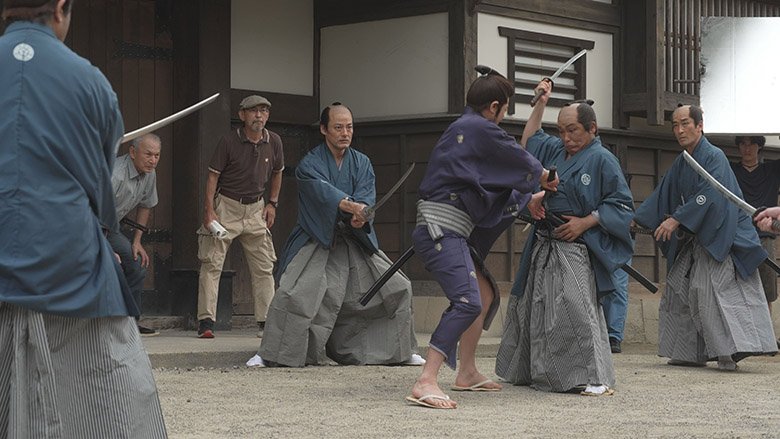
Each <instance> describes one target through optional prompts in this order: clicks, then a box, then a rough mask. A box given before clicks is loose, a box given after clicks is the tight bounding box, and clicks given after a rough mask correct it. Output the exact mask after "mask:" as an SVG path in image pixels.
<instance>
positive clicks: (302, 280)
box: [258, 235, 417, 367]
mask: <svg viewBox="0 0 780 439" xmlns="http://www.w3.org/2000/svg"><path fill="white" fill-rule="evenodd" d="M391 264H392V263H391V261H390V260H389V259H388V258H387V256H386V255H385V254H384V253H383V252H382V251H378V252H377V253H375V254H373V255H369V254H368V253H367V252H366V251H365V250H363V248H362V247H360V246H359V245H358V244H356V243H354V242H353V241H352V240H351V239H344V238H342V237H340V236H338V235H337V236H336V237H335V244H334V246H333V247H332V248H330V249H327V248H324V247H322V246H321V245H319V244H317V243H316V242H313V241H311V242H309V243H308V244H306V245H304V247H303V248H301V249H300V251H298V253H297V254H296V255H295V257H294V258H293V259H292V261H290V263H289V265H288V266H287V268H286V269H285V272H284V274H283V275H282V278H281V279H280V282H279V288H278V289H277V291H276V294H275V295H274V298H273V300H272V301H271V306H270V308H269V310H268V318H267V319H266V322H265V330H264V332H263V340H262V342H261V344H260V349H259V351H258V354H259V355H260V356H261V357H262V358H263V360H264V361H266V362H268V361H270V362H273V363H278V364H279V365H284V366H292V367H303V366H305V365H307V364H324V363H326V361H327V358H326V357H329V358H331V359H333V360H334V361H336V362H338V363H340V364H352V365H356V364H397V363H403V362H406V361H408V360H409V359H410V358H411V355H412V354H413V353H415V351H416V349H417V341H416V338H415V336H414V328H413V325H412V309H411V305H412V290H411V282H410V281H409V279H407V278H406V276H405V275H404V274H403V273H402V272H400V271H399V272H397V273H396V274H395V275H394V276H392V277H391V278H390V280H388V281H387V283H386V284H385V285H384V286H383V287H382V288H381V289H380V290H379V292H378V293H377V295H376V296H374V298H373V299H371V301H370V302H369V303H368V304H367V305H366V306H363V305H361V304H360V303H359V302H358V300H359V299H360V296H362V295H363V293H365V292H366V291H367V290H368V289H369V288H370V287H371V285H372V284H373V283H374V281H375V280H376V279H377V278H379V276H381V275H382V273H384V272H385V270H387V269H388V268H389V267H390V265H391Z"/></svg>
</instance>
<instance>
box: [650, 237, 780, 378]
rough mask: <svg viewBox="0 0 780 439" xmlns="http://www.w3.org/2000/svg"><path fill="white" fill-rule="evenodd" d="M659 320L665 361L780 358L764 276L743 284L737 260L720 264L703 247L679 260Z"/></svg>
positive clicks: (755, 274) (691, 245)
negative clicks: (778, 356) (735, 264)
mask: <svg viewBox="0 0 780 439" xmlns="http://www.w3.org/2000/svg"><path fill="white" fill-rule="evenodd" d="M658 318H659V321H658V332H659V334H658V354H659V355H660V356H662V357H669V358H672V359H675V360H682V361H691V362H699V363H702V362H706V361H713V360H716V359H717V357H718V356H729V355H734V354H737V355H735V359H737V360H739V359H742V358H744V357H746V356H750V355H761V354H771V353H774V352H777V343H776V342H775V335H774V330H773V328H772V321H771V318H770V315H769V308H768V307H767V304H766V299H765V297H764V292H763V290H762V289H761V280H760V278H759V275H758V271H755V272H753V274H752V275H751V276H750V277H749V278H747V279H742V278H741V277H740V276H739V274H737V273H736V271H735V268H734V263H733V262H732V260H731V256H728V257H727V258H726V260H724V261H723V262H718V261H716V260H715V259H713V258H712V257H711V256H710V255H709V253H707V251H706V250H705V249H704V248H703V247H701V246H700V245H699V244H698V243H688V244H687V245H686V246H685V247H684V248H683V249H682V250H681V251H680V253H679V254H678V256H677V259H676V260H675V262H674V265H673V266H672V269H671V270H670V271H669V274H668V276H667V281H666V291H665V292H664V295H663V297H662V298H661V303H660V305H659V317H658Z"/></svg>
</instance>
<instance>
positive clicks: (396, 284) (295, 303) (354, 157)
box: [247, 103, 422, 367]
mask: <svg viewBox="0 0 780 439" xmlns="http://www.w3.org/2000/svg"><path fill="white" fill-rule="evenodd" d="M320 132H321V133H322V134H323V135H324V136H325V143H323V144H321V145H319V146H317V147H315V148H314V149H312V150H311V151H310V152H309V153H308V154H307V155H306V156H305V157H304V158H303V159H301V162H300V163H299V164H298V166H297V168H296V171H295V174H296V178H297V180H298V199H299V203H298V224H296V226H295V228H294V229H293V231H292V233H291V234H290V237H289V238H288V239H287V244H286V245H285V249H284V253H283V255H282V257H281V258H280V260H279V267H278V271H277V274H278V276H279V288H278V289H277V291H276V294H275V296H274V298H273V300H272V301H271V305H270V307H269V309H268V318H267V320H266V323H265V332H264V334H263V340H262V342H261V344H260V349H259V351H258V355H256V356H255V357H253V358H252V359H250V360H249V362H248V363H247V365H249V366H263V365H267V366H274V365H281V366H291V367H303V366H305V365H307V364H315V365H316V364H323V363H325V362H326V361H327V358H326V357H329V358H331V359H332V360H334V361H336V362H338V363H340V364H399V363H407V362H411V363H421V362H422V358H421V357H420V356H419V355H417V354H415V353H414V350H415V349H416V347H417V342H416V340H415V337H414V332H413V327H412V309H411V304H412V291H411V282H410V281H409V279H407V278H406V276H405V275H404V274H403V273H401V272H398V273H396V274H395V275H394V276H393V277H392V278H391V279H390V280H389V281H388V282H387V284H385V285H384V287H382V289H381V290H379V293H378V294H377V297H375V298H374V299H372V300H371V302H369V303H368V305H367V306H365V307H364V306H362V305H361V304H360V303H359V302H358V299H359V298H360V296H361V295H362V293H364V292H365V291H366V290H368V288H369V287H370V286H371V285H372V284H373V283H374V281H375V280H376V279H377V278H378V277H379V276H380V275H382V273H384V272H385V270H386V269H387V268H389V266H390V265H391V262H390V261H389V259H388V258H387V256H385V254H384V253H382V251H381V250H379V245H378V243H377V239H376V234H375V233H374V228H373V226H372V220H371V219H369V218H365V217H364V215H363V209H364V208H365V207H366V206H372V205H373V204H374V203H375V199H376V189H375V187H374V170H373V168H372V166H371V162H370V160H369V159H368V157H367V156H366V155H364V154H362V153H360V152H358V151H356V150H355V149H353V148H351V147H350V145H351V144H352V132H353V127H352V111H351V110H350V109H349V108H347V107H346V106H344V105H341V104H338V103H336V104H333V105H331V106H328V107H326V108H325V109H324V110H323V112H322V116H321V118H320Z"/></svg>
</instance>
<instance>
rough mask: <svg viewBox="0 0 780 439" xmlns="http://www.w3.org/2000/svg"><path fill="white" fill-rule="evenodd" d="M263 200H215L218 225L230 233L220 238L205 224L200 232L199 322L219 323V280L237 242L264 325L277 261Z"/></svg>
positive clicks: (259, 320) (272, 290) (257, 312)
mask: <svg viewBox="0 0 780 439" xmlns="http://www.w3.org/2000/svg"><path fill="white" fill-rule="evenodd" d="M263 206H264V203H263V201H262V200H261V201H258V202H257V203H253V204H241V203H239V202H238V201H235V200H232V199H230V198H227V197H225V196H222V195H217V197H216V199H215V200H214V210H215V211H216V213H217V218H218V220H219V223H220V224H222V226H223V227H224V228H225V229H226V230H227V236H225V237H224V238H222V239H218V238H216V237H214V236H212V235H211V232H209V231H208V230H206V229H205V228H204V227H203V225H201V226H200V229H198V259H200V262H201V265H200V276H199V280H198V320H203V319H206V318H209V319H211V320H214V321H216V320H217V319H216V316H217V294H218V288H219V278H220V275H221V274H222V265H223V264H224V263H225V255H227V251H228V248H230V244H231V243H232V242H233V240H234V239H238V241H239V242H240V243H241V246H242V247H244V255H245V256H246V261H247V265H248V266H249V274H250V276H251V278H252V293H253V295H254V299H255V318H256V319H257V321H258V322H264V321H265V316H266V314H267V313H268V305H269V304H270V303H271V299H272V298H273V295H274V278H273V268H274V262H276V253H275V252H274V245H273V240H272V239H271V232H270V231H269V230H268V227H267V226H266V224H265V220H264V219H263Z"/></svg>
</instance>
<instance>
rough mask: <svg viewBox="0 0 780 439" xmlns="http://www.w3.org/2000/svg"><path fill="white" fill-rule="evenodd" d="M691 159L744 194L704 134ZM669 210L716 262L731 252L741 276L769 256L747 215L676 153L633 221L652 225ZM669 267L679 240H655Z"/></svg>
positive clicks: (674, 256) (722, 157)
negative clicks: (676, 155)
mask: <svg viewBox="0 0 780 439" xmlns="http://www.w3.org/2000/svg"><path fill="white" fill-rule="evenodd" d="M692 156H693V158H694V159H696V161H697V162H698V163H699V164H700V165H701V166H702V167H704V169H706V170H707V172H709V173H710V175H712V176H713V177H715V179H716V180H718V181H719V182H721V183H722V184H723V185H724V186H725V187H726V188H728V189H729V190H730V191H732V192H734V193H735V194H737V195H739V196H740V197H742V191H741V190H740V189H739V184H738V183H737V179H736V177H735V176H734V172H733V171H732V170H731V167H730V165H729V161H728V160H727V159H726V155H725V154H724V153H723V151H721V150H720V148H717V147H715V146H713V145H712V144H711V143H710V142H709V141H708V140H707V138H705V137H704V136H702V137H701V141H700V142H699V144H698V145H697V146H696V149H694V150H693V154H692ZM667 215H671V216H672V217H674V218H675V219H676V220H677V221H679V222H680V224H681V225H682V226H684V227H685V228H686V229H688V230H690V231H691V232H693V233H694V234H696V240H697V241H698V242H699V244H700V245H701V246H702V247H704V248H705V249H706V250H707V253H709V255H710V256H712V257H713V259H715V260H716V261H718V262H723V261H724V260H725V259H726V256H728V255H729V253H731V254H732V256H733V257H732V259H733V261H734V265H735V267H736V269H737V272H738V273H739V275H740V276H741V277H742V278H743V279H744V278H747V277H749V276H750V275H751V274H752V273H753V272H754V271H755V270H756V268H758V265H759V264H761V263H762V262H763V261H764V259H766V257H767V253H766V251H764V249H763V248H762V247H761V243H760V242H759V240H758V234H757V233H756V229H755V227H753V224H752V221H751V219H750V217H749V216H748V215H747V214H746V213H745V212H743V211H742V210H740V209H739V208H738V207H737V206H736V205H734V204H732V203H731V202H729V201H728V200H727V199H726V198H725V197H724V196H723V195H721V194H720V193H719V192H718V191H717V190H715V189H714V188H713V187H712V186H711V185H710V184H709V183H707V181H706V180H704V178H702V177H701V176H699V174H697V173H696V171H694V170H693V168H691V167H690V166H689V165H688V163H687V162H686V161H685V159H684V158H683V156H682V154H680V155H679V156H678V157H677V158H676V159H675V161H674V163H672V166H671V167H670V168H669V170H668V171H667V172H666V175H664V178H663V180H661V184H659V185H658V187H656V188H655V191H653V193H652V194H651V195H650V196H649V197H647V199H645V201H644V202H643V203H642V205H641V206H639V208H637V211H636V216H635V221H636V223H637V224H641V225H642V226H645V227H648V228H651V229H656V228H657V227H658V226H659V225H660V224H661V223H662V222H663V221H664V220H665V219H666V216H667ZM659 244H660V247H661V251H662V252H663V254H664V256H665V257H666V262H667V266H668V269H669V270H671V267H672V264H673V263H674V261H675V258H676V255H677V251H678V239H677V237H676V236H673V237H672V239H671V240H669V241H665V242H661V243H659Z"/></svg>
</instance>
